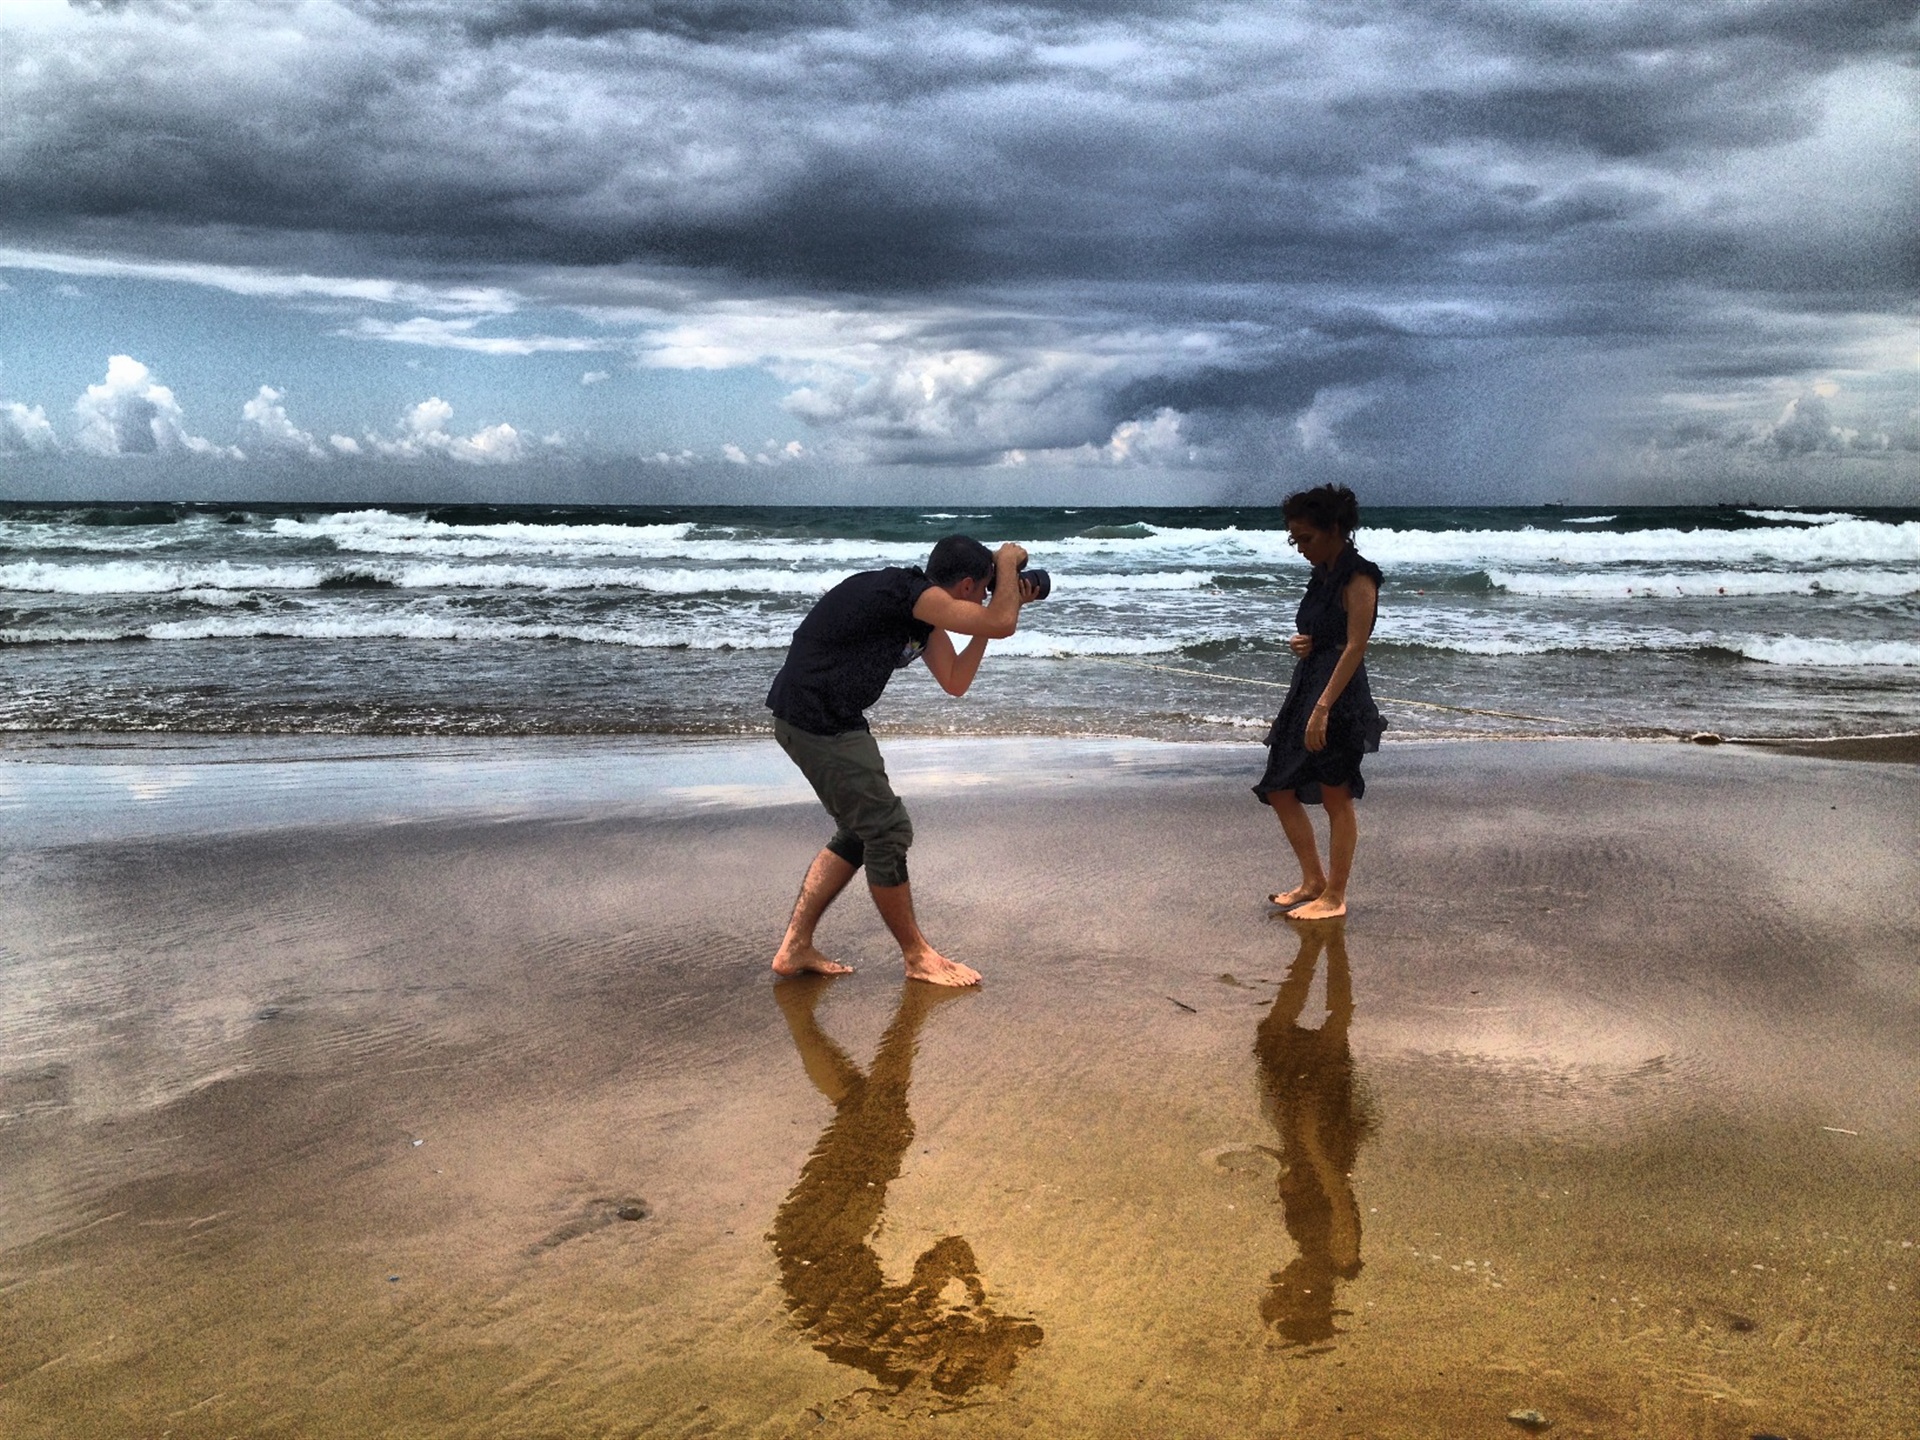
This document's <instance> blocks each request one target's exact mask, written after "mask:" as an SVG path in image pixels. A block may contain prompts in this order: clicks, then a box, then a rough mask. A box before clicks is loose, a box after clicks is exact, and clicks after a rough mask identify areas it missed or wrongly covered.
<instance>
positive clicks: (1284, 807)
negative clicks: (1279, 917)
mask: <svg viewBox="0 0 1920 1440" xmlns="http://www.w3.org/2000/svg"><path fill="white" fill-rule="evenodd" d="M1267 804H1269V805H1271V806H1272V807H1273V813H1274V814H1275V815H1277V816H1279V817H1280V828H1281V829H1282V830H1284V831H1285V832H1286V836H1287V843H1288V844H1289V845H1291V846H1292V847H1293V858H1294V859H1296V860H1298V861H1299V862H1300V883H1299V884H1298V885H1296V886H1294V887H1293V889H1291V890H1283V891H1280V892H1279V893H1277V894H1273V895H1269V896H1268V897H1267V900H1268V902H1269V903H1270V904H1274V905H1281V906H1286V905H1298V904H1300V903H1301V902H1303V901H1306V900H1314V899H1318V898H1319V896H1320V892H1321V891H1323V890H1325V889H1326V888H1327V875H1326V872H1325V871H1324V870H1322V869H1321V868H1320V847H1319V846H1318V845H1316V844H1315V843H1314V839H1313V821H1312V819H1311V818H1309V817H1308V815H1307V807H1306V806H1304V805H1302V804H1301V803H1300V797H1299V796H1297V795H1295V794H1294V793H1293V791H1291V790H1275V791H1274V792H1273V793H1272V794H1270V795H1268V796H1267Z"/></svg>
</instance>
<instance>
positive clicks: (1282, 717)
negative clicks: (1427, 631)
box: [1253, 545, 1387, 805]
mask: <svg viewBox="0 0 1920 1440" xmlns="http://www.w3.org/2000/svg"><path fill="white" fill-rule="evenodd" d="M1355 575H1365V576H1366V577H1367V578H1368V579H1370V580H1372V581H1373V583H1374V584H1375V585H1378V584H1379V583H1380V567H1379V566H1378V565H1375V564H1374V563H1373V562H1372V561H1371V560H1363V559H1361V557H1360V554H1359V552H1358V551H1356V550H1355V549H1354V548H1353V546H1351V545H1349V546H1347V547H1346V549H1344V550H1342V551H1341V552H1340V553H1339V554H1338V555H1336V556H1335V557H1334V558H1333V559H1332V560H1331V561H1330V562H1329V563H1328V564H1327V565H1325V566H1324V567H1322V566H1319V565H1316V566H1314V567H1313V575H1312V577H1311V578H1310V579H1309V580H1308V581H1307V593H1306V595H1305V596H1303V597H1302V598H1301V601H1300V609H1299V612H1298V613H1297V614H1296V615H1295V616H1294V621H1293V623H1294V628H1295V630H1297V631H1298V632H1299V633H1300V634H1302V635H1307V636H1310V637H1312V640H1313V649H1312V650H1311V651H1310V652H1309V653H1308V654H1307V655H1306V656H1305V657H1304V658H1302V659H1299V660H1296V661H1294V662H1293V681H1292V683H1291V684H1289V685H1288V686H1287V698H1286V699H1285V700H1283V701H1281V702H1280V713H1279V715H1278V716H1276V717H1275V719H1274V722H1273V728H1272V729H1270V730H1268V731H1267V738H1266V745H1267V771H1266V774H1264V775H1262V776H1261V777H1260V783H1259V784H1258V785H1255V786H1254V787H1253V793H1254V794H1255V795H1258V796H1259V797H1260V800H1261V802H1262V803H1263V804H1264V803H1265V802H1266V799H1267V796H1269V795H1270V794H1272V793H1273V792H1274V791H1276V790H1291V791H1293V793H1294V795H1295V796H1296V797H1297V798H1298V799H1299V801H1300V803H1301V804H1303V805H1318V804H1320V803H1322V802H1321V796H1320V787H1321V786H1322V785H1346V786H1350V787H1352V790H1353V798H1354V799H1356V800H1358V799H1359V798H1360V797H1361V796H1362V795H1364V794H1366V790H1367V782H1366V781H1365V780H1364V779H1362V778H1361V775H1360V757H1361V756H1362V755H1364V754H1366V753H1367V752H1369V751H1372V750H1378V749H1379V748H1380V732H1381V731H1383V730H1385V729H1386V728H1387V722H1386V721H1385V720H1384V719H1382V718H1381V715H1380V711H1379V710H1378V708H1376V707H1375V705H1374V703H1373V692H1372V691H1371V690H1369V689H1368V688H1367V666H1366V662H1365V661H1362V662H1361V663H1360V668H1359V669H1358V670H1356V671H1354V672H1353V678H1352V679H1351V680H1349V681H1348V682H1347V688H1346V689H1345V690H1342V691H1341V692H1340V698H1339V699H1338V700H1336V701H1334V702H1333V709H1332V711H1331V713H1330V714H1329V715H1328V716H1327V744H1326V748H1325V749H1323V750H1318V751H1315V750H1309V749H1307V721H1308V719H1309V718H1310V717H1311V716H1312V714H1313V707H1314V706H1315V705H1317V704H1319V703H1320V694H1321V692H1322V691H1324V690H1325V689H1326V688H1327V678H1328V677H1329V676H1330V675H1332V674H1333V669H1334V666H1336V665H1338V664H1339V663H1340V652H1341V651H1342V650H1344V649H1346V647H1347V612H1346V611H1345V610H1344V609H1342V608H1341V605H1340V595H1341V592H1343V591H1344V590H1345V589H1346V588H1347V582H1348V581H1350V580H1352V579H1353V577H1354V576H1355Z"/></svg>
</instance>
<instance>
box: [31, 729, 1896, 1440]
mask: <svg viewBox="0 0 1920 1440" xmlns="http://www.w3.org/2000/svg"><path fill="white" fill-rule="evenodd" d="M888 753H889V757H890V763H891V766H892V768H893V770H894V773H895V776H896V779H897V782H898V785H899V788H900V790H901V792H902V793H903V794H904V795H905V796H906V798H907V800H908V803H909V805H910V806H911V807H912V810H913V814H914V819H915V824H916V829H917V832H918V835H919V840H918V843H917V844H916V846H915V849H914V852H913V867H914V870H913V874H914V880H915V886H916V890H917V892H918V899H919V904H920V911H921V917H922V920H923V922H924V923H925V925H926V928H927V930H928V932H929V934H930V936H931V937H932V938H933V939H934V940H935V942H936V943H938V944H940V945H941V946H942V947H943V948H944V949H946V950H947V951H948V953H950V954H952V955H954V956H955V957H956V958H960V959H963V960H966V961H968V962H969V963H971V964H974V965H976V966H977V967H978V968H980V969H981V970H983V971H984V972H985V974H986V981H985V984H984V985H983V986H982V987H981V989H980V990H979V991H978V992H977V993H964V994H952V995H937V994H935V993H933V992H931V991H930V990H928V989H926V988H925V987H905V986H903V985H902V983H901V981H900V978H899V972H898V963H897V959H896V958H895V957H894V956H893V955H892V954H891V953H890V950H889V946H888V944H887V942H886V937H885V934H884V932H883V930H882V929H881V927H880V924H879V922H878V919H877V918H876V917H875V915H874V914H873V912H872V908H871V907H870V906H869V905H868V904H867V903H866V901H865V899H864V896H861V895H859V894H857V893H856V894H850V895H849V896H848V897H847V898H846V900H845V901H844V902H843V903H842V904H841V906H839V907H838V908H837V909H836V910H835V912H834V913H833V914H832V916H830V918H829V920H828V922H827V924H826V925H825V926H824V927H823V929H822V932H821V939H822V943H823V945H824V946H825V947H826V948H827V949H828V950H829V953H832V954H835V955H837V956H839V957H840V958H843V959H846V960H848V961H849V962H851V963H853V964H855V965H856V966H858V967H859V973H857V974H856V975H853V976H851V977H847V978H845V979H840V980H835V981H831V982H796V983H791V984H780V985H776V984H775V983H773V981H772V980H771V978H770V976H769V975H768V973H767V971H766V961H767V958H768V956H769V954H770V953H771V950H772V947H773V945H774V943H775V941H776V939H777V938H778V935H779V932H780V928H781V925H782V923H783V922H784V919H785V915H786V910H787V907H788V905H789V903H790V902H791V899H792V895H793V891H794V888H795V886H796V884H797V882H798V879H799V876H800V874H801V871H802V870H803V869H804V867H805V865H806V862H807V860H808V859H809V858H810V856H811V855H812V853H813V851H814V849H815V848H816V847H817V846H818V844H819V843H820V842H821V841H822V840H823V839H824V837H825V835H826V834H827V833H828V828H829V827H828V826H827V824H826V822H825V817H824V816H823V815H821V814H820V813H819V812H818V810H817V808H816V807H815V806H814V805H813V803H812V801H811V799H810V797H808V796H807V795H806V794H805V792H804V791H803V790H802V789H800V787H799V785H798V781H797V777H795V776H794V775H793V774H792V773H791V771H790V770H788V769H787V768H786V767H785V762H784V761H783V760H782V758H781V757H780V756H779V754H778V752H777V751H776V750H775V749H774V747H773V745H772V743H771V741H764V742H762V741H730V742H725V743H720V742H692V741H688V742H671V741H658V742H649V743H647V744H644V745H642V744H638V743H634V744H630V745H620V744H614V743H608V744H585V743H582V744H580V745H575V746H569V745H567V744H564V743H561V742H552V743H541V744H536V743H534V742H525V741H522V742H498V743H491V744H489V743H484V742H473V743H470V744H466V745H463V746H448V747H441V748H439V749H436V748H434V747H432V746H429V745H424V744H423V745H417V746H411V747H407V746H401V745H397V744H396V745H388V746H382V745H378V744H374V743H372V742H362V743H347V742H339V743H337V744H336V743H331V742H321V741H286V742H275V743H269V742H254V743H242V742H237V741H234V742H206V743H205V744H197V745H196V744H186V743H179V744H175V745H172V746H169V747H163V748H146V749H142V748H135V747H131V746H117V745H115V744H112V743H106V742H101V743H99V744H95V745H90V746H81V747H77V748H76V747H73V746H71V745H68V744H67V743H65V742H60V743H54V742H47V743H38V744H35V743H27V742H18V743H15V744H12V745H11V746H10V747H9V748H8V749H7V750H6V751H5V752H4V753H0V762H3V763H0V898H3V901H4V906H5V913H6V915H7V916H8V924H7V927H6V932H5V933H4V934H0V975H4V977H5V997H6V998H5V1004H4V1007H3V1008H0V1157H4V1163H0V1303H3V1304H4V1307H5V1309H4V1314H5V1323H4V1325H0V1433H5V1434H6V1435H8V1436H13V1437H22V1440H26V1437H72V1436H80V1435H85V1436H89V1437H103V1440H105V1437H121V1436H125V1437H136V1436H138V1437H158V1436H162V1435H172V1436H177V1437H190V1436H206V1437H216V1436H219V1437H224V1436H332V1435H342V1436H344V1435H353V1436H409V1437H412V1436H446V1437H454V1436H461V1437H466V1436H477V1435H487V1436H556V1437H557V1436H603V1435H604V1436H616V1435H619V1436H625V1435H633V1436H639V1435H646V1436H681V1435H684V1436H695V1435H714V1436H734V1435H739V1436H786V1435H801V1434H846V1435H897V1434H907V1433H925V1432H927V1431H928V1430H931V1429H934V1428H935V1427H936V1426H937V1428H938V1429H939V1431H940V1432H941V1433H946V1434H951V1435H955V1436H963V1435H993V1436H999V1435H1052V1434H1060V1435H1075V1436H1097V1437H1105V1436H1116V1437H1117V1436H1156V1437H1159V1436H1189V1435H1190V1436H1196V1437H1198V1436H1217V1435H1246V1436H1260V1437H1274V1440H1279V1437H1330V1440H1347V1437H1401V1436H1405V1437H1415V1436H1419V1437H1431V1436H1448V1437H1474V1436H1486V1437H1499V1436H1513V1435H1518V1434H1522V1433H1525V1431H1524V1429H1523V1427H1522V1425H1521V1424H1520V1423H1519V1422H1517V1421H1514V1420H1511V1419H1509V1416H1510V1415H1513V1414H1516V1413H1520V1412H1526V1411H1534V1412H1538V1414H1539V1416H1541V1417H1542V1418H1543V1419H1544V1421H1545V1422H1546V1424H1547V1428H1546V1429H1545V1430H1544V1432H1543V1433H1546V1434H1549V1435H1554V1436H1595V1437H1603V1436H1604V1437H1624V1436H1632V1437H1647V1440H1653V1437H1687V1440H1748V1437H1753V1436H1778V1437H1789V1440H1844V1437H1857V1440H1891V1437H1904V1436H1912V1435H1914V1434H1916V1433H1920V1304H1917V1303H1916V1301H1917V1299H1920V1107H1916V1106H1915V1104H1914V1097H1915V1095H1916V1094H1920V1041H1917V1040H1916V1038H1915V1037H1916V1036H1917V1035H1920V958H1917V957H1920V789H1917V788H1916V779H1917V778H1920V772H1916V770H1915V769H1914V768H1913V767H1912V766H1911V765H1910V764H1902V763H1895V761H1894V760H1886V761H1880V760H1875V759H1868V760H1865V761H1862V760H1860V759H1856V758H1849V757H1846V756H1839V757H1837V758H1822V757H1819V756H1811V755H1805V754H1791V753H1780V752H1776V751H1771V750H1764V749H1752V748H1745V747H1734V746H1722V747H1717V748H1712V749H1708V748H1699V747H1692V746H1686V745H1680V744H1650V743H1649V744H1634V743H1627V742H1555V743H1518V742H1507V743H1498V742H1485V743H1451V744H1448V743H1434V744H1406V743H1403V744H1399V745H1393V744H1389V746H1388V747H1387V748H1386V749H1385V750H1384V751H1383V752H1382V753H1381V754H1380V755H1378V756H1377V757H1374V758H1373V760H1371V761H1370V762H1369V784H1370V786H1371V788H1370V790H1369V793H1368V795H1367V798H1366V800H1365V801H1364V802H1363V805H1362V832H1361V844H1362V849H1361V855H1360V860H1359V865H1358V868H1357V880H1356V885H1355V891H1354V903H1353V912H1352V914H1351V915H1350V916H1349V918H1348V919H1347V921H1346V922H1345V923H1344V925H1339V926H1322V927H1313V928H1305V927H1297V926H1293V925H1290V924H1289V923H1287V922H1286V921H1284V920H1281V919H1277V918H1275V917H1273V916H1272V915H1271V914H1270V913H1269V912H1268V907H1267V906H1266V905H1265V904H1264V903H1263V897H1264V896H1265V894H1266V893H1267V892H1268V891H1269V890H1272V889H1274V888H1276V887H1277V886H1280V885H1281V884H1282V883H1284V882H1286V881H1288V880H1289V875H1288V873H1287V871H1286V869H1285V866H1284V864H1283V855H1284V852H1283V847H1282V843H1281V837H1280V835H1279V832H1278V827H1277V826H1276V825H1275V823H1274V821H1273V818H1272V816H1271V814H1270V813H1268V812H1267V811H1265V810H1264V809H1263V808H1262V807H1260V806H1259V805H1258V804H1257V803H1256V802H1255V801H1254V800H1253V798H1252V797H1251V795H1250V794H1249V793H1248V791H1247V788H1246V787H1247V786H1248V785H1249V784H1250V783H1251V781H1252V779H1253V778H1255V776H1256V775H1257V774H1258V771H1259V763H1258V761H1259V758H1260V752H1259V751H1258V749H1257V747H1255V746H1253V745H1250V744H1241V745H1225V744H1221V745H1167V744H1153V743H1148V742H1139V741H1115V742H1098V741H1013V740H1009V741H993V740H955V741H933V740H917V741H899V742H890V743H889V744H888ZM1869 753H1871V752H1869ZM932 1417H937V1419H935V1418H932Z"/></svg>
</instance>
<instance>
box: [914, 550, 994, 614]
mask: <svg viewBox="0 0 1920 1440" xmlns="http://www.w3.org/2000/svg"><path fill="white" fill-rule="evenodd" d="M927 579H929V580H931V581H932V582H933V583H934V584H936V585H938V586H939V587H940V588H941V589H942V590H947V591H951V592H952V593H953V594H955V595H956V596H958V597H959V598H960V599H963V600H978V599H980V598H982V597H983V596H984V595H985V594H986V593H987V582H988V581H989V580H991V579H993V552H992V551H991V550H989V549H987V547H986V546H984V545H982V544H981V543H980V542H979V541H978V540H976V539H974V538H973V537H972V536H971V535H949V536H947V538H946V539H944V540H942V541H940V542H939V543H938V544H936V545H935V546H934V547H933V554H931V555H929V556H928V557H927ZM963 590H964V591H966V592H967V593H965V594H961V592H962V591H963Z"/></svg>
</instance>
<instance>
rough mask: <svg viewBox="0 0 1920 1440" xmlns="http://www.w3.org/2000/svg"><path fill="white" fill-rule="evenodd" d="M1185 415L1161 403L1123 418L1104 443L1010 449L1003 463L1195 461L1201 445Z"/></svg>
mask: <svg viewBox="0 0 1920 1440" xmlns="http://www.w3.org/2000/svg"><path fill="white" fill-rule="evenodd" d="M1186 422H1187V417H1186V416H1184V415H1182V414H1181V413H1180V412H1179V411H1178V410H1175V409H1173V408H1172V407H1171V406H1162V407H1161V408H1160V409H1159V410H1157V411H1155V412H1154V413H1153V414H1152V415H1150V416H1148V417H1147V418H1146V419H1144V420H1123V421H1121V423H1120V424H1118V425H1116V426H1114V427H1113V433H1112V434H1111V435H1109V436H1108V437H1107V443H1106V444H1104V445H1093V444H1086V445H1074V446H1070V447H1064V448H1059V449H1053V450H1037V451H1027V450H1009V451H1007V452H1006V454H1005V455H1004V456H1002V457H1001V463H1002V464H1003V465H1028V464H1033V463H1040V464H1047V465H1073V466H1085V465H1156V466H1167V467H1175V466H1180V465H1191V464H1195V463H1198V462H1199V460H1200V459H1201V454H1200V449H1199V447H1198V446H1196V445H1195V444H1194V443H1193V441H1192V440H1191V438H1190V437H1189V436H1188V435H1187V433H1186Z"/></svg>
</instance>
